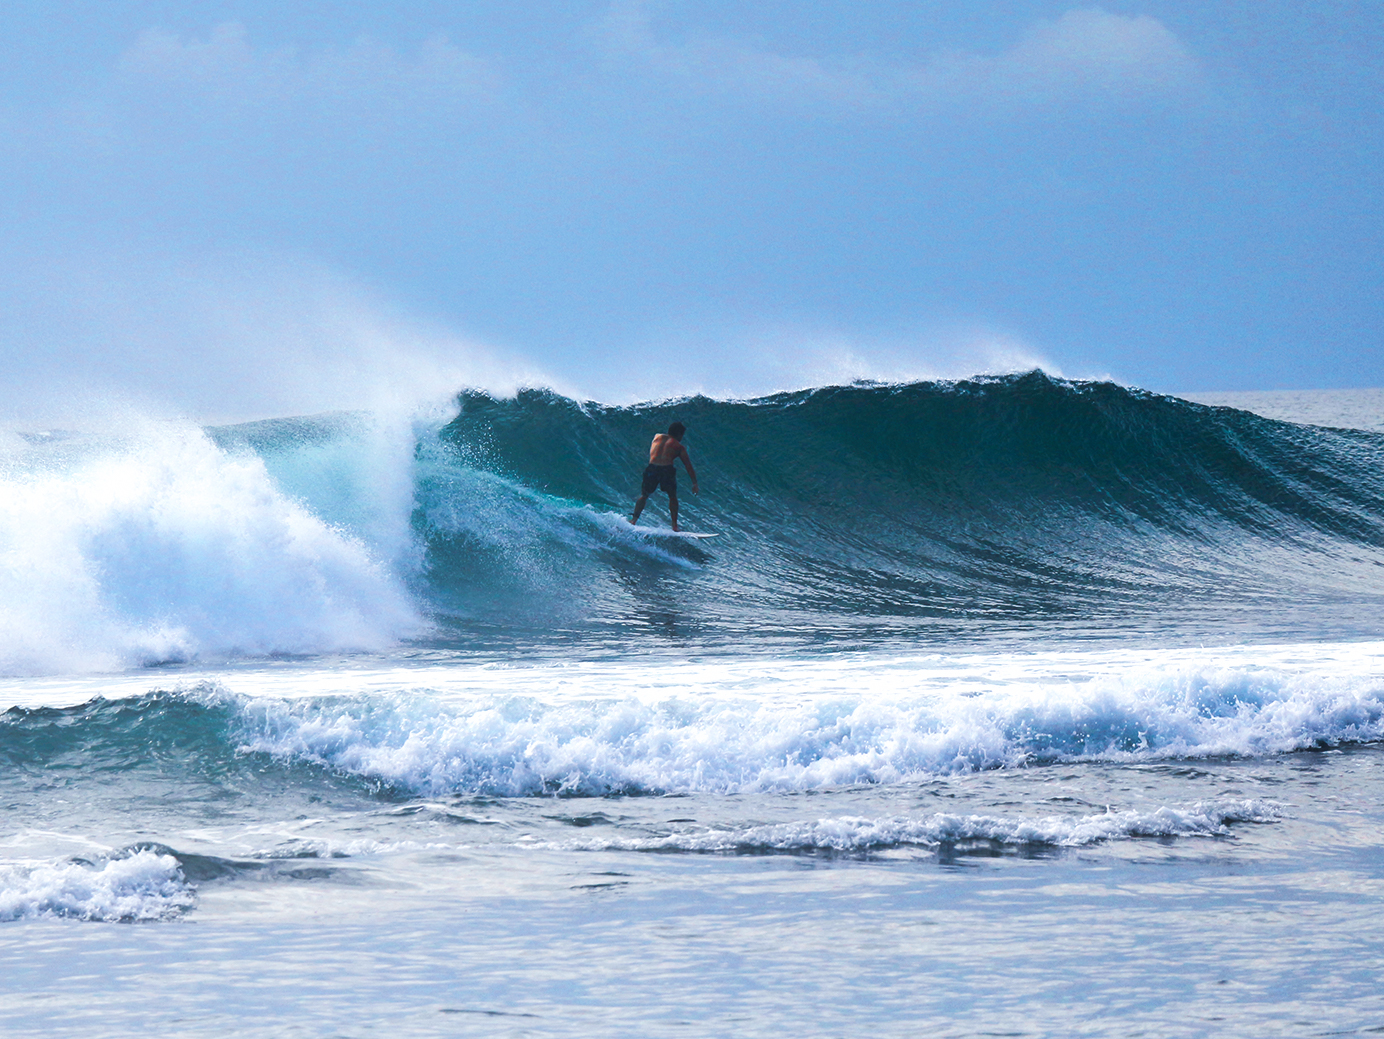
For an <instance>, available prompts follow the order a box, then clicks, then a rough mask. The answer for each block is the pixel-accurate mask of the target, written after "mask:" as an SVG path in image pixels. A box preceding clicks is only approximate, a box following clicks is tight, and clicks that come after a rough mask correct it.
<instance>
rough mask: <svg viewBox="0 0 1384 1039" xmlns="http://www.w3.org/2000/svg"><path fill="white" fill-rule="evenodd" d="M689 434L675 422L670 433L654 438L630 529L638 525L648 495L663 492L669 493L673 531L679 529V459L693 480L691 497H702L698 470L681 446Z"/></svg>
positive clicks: (669, 429)
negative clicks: (677, 464)
mask: <svg viewBox="0 0 1384 1039" xmlns="http://www.w3.org/2000/svg"><path fill="white" fill-rule="evenodd" d="M686 432H687V427H686V426H684V425H683V424H682V423H681V422H674V423H673V424H672V425H671V426H669V427H668V432H666V433H655V434H654V442H653V443H652V444H650V445H649V465H648V468H646V469H645V470H644V482H643V484H642V485H641V486H640V494H639V500H638V501H636V502H635V503H634V518H633V519H631V520H630V523H631V525H633V524H635V523H638V522H639V514H640V513H641V512H643V511H644V506H645V504H646V503H647V502H648V500H649V495H651V494H653V493H654V491H656V490H658V489H660V488H662V489H663V490H664V491H667V492H668V515H669V517H671V519H672V521H673V529H674V530H677V529H678V473H677V470H676V469H674V468H673V463H674V462H676V461H677V460H678V459H679V458H681V459H682V464H683V465H685V466H686V467H687V475H688V476H690V477H692V493H693V494H698V493H700V492H699V491H698V490H697V470H695V469H693V468H692V456H691V455H689V454H688V453H687V448H685V447H683V446H682V437H683V434H684V433H686Z"/></svg>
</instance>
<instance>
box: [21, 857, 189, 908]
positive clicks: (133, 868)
mask: <svg viewBox="0 0 1384 1039" xmlns="http://www.w3.org/2000/svg"><path fill="white" fill-rule="evenodd" d="M194 901H195V896H194V894H193V891H192V888H191V887H190V886H189V885H188V883H187V881H186V880H185V879H184V877H183V874H182V870H181V869H180V868H179V867H178V860H177V859H175V858H174V857H173V856H171V855H163V854H159V853H156V852H153V851H148V850H145V851H138V852H135V853H133V854H131V855H126V856H122V857H117V858H111V859H104V860H98V861H96V862H83V861H73V860H64V861H61V862H12V863H6V864H3V865H0V921H6V920H23V919H31V918H34V917H71V918H75V919H79V920H102V921H134V920H167V919H170V918H172V917H174V916H177V915H179V914H180V913H183V912H186V911H187V910H188V909H190V908H192V905H193V903H194Z"/></svg>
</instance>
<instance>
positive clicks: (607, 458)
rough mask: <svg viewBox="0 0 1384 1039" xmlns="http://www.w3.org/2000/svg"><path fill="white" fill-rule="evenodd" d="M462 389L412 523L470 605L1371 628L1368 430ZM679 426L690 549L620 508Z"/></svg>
mask: <svg viewBox="0 0 1384 1039" xmlns="http://www.w3.org/2000/svg"><path fill="white" fill-rule="evenodd" d="M459 404H460V411H459V414H458V415H457V417H456V418H455V419H454V420H453V421H452V422H451V423H450V424H448V425H447V426H446V427H445V428H444V429H442V431H441V433H440V434H439V436H438V443H437V444H435V445H425V447H424V449H423V450H422V454H421V455H420V457H421V458H422V459H423V463H422V464H421V466H420V473H419V483H418V489H417V498H416V502H417V508H416V511H415V517H414V521H415V530H416V531H417V532H418V533H419V536H420V537H421V538H422V539H423V541H424V542H425V543H426V545H427V547H428V560H429V567H430V571H429V572H430V574H431V577H432V590H433V593H434V594H435V595H436V597H437V600H438V602H439V603H441V604H443V607H444V608H445V609H450V610H454V611H455V612H457V613H458V614H460V615H463V616H466V617H469V618H471V619H473V620H479V621H493V622H495V623H498V624H502V625H503V624H509V623H527V624H540V625H541V624H544V623H549V624H551V625H552V626H554V627H555V628H560V629H565V628H568V627H572V626H581V625H583V624H586V625H591V624H595V625H597V626H600V625H606V626H609V627H612V628H616V629H628V630H667V631H670V632H677V633H680V634H684V635H689V636H696V635H698V634H703V633H706V632H708V631H730V632H733V633H735V634H743V635H756V636H764V635H769V636H774V635H779V636H784V637H795V636H797V635H802V634H817V635H827V636H840V635H850V634H858V635H863V636H866V637H873V636H875V635H886V636H898V635H903V636H908V635H910V634H917V633H920V632H938V633H942V632H946V631H952V630H963V629H964V630H973V629H975V628H976V624H977V622H979V623H980V624H982V625H992V626H993V625H999V626H1000V627H1001V628H1003V627H1004V626H1005V625H1007V624H1010V623H1014V624H1020V625H1022V624H1025V623H1028V622H1031V621H1035V620H1037V621H1041V622H1043V623H1054V624H1058V625H1068V626H1076V627H1078V628H1079V627H1081V626H1083V625H1084V626H1086V627H1088V628H1092V629H1096V630H1099V629H1103V628H1108V627H1109V626H1110V625H1111V624H1115V625H1116V626H1118V625H1120V624H1123V623H1126V622H1128V623H1129V624H1131V625H1133V626H1135V627H1139V626H1147V624H1148V623H1150V618H1153V617H1155V616H1157V617H1164V618H1173V619H1174V620H1175V621H1176V622H1177V623H1179V624H1181V623H1187V624H1189V625H1191V626H1192V627H1196V626H1197V625H1198V624H1210V625H1212V626H1216V625H1224V624H1227V623H1229V624H1232V625H1238V626H1240V627H1244V628H1246V629H1247V630H1248V629H1249V628H1254V627H1256V626H1258V627H1260V628H1262V627H1263V626H1265V625H1269V626H1272V624H1273V623H1275V622H1276V619H1280V618H1281V619H1282V621H1283V623H1284V624H1299V623H1300V622H1301V620H1302V616H1303V612H1304V611H1309V612H1311V611H1315V612H1316V614H1318V616H1316V618H1315V619H1314V620H1312V622H1311V623H1313V624H1320V623H1327V624H1330V623H1334V622H1340V623H1342V624H1346V625H1349V624H1354V623H1357V621H1359V622H1361V623H1365V624H1366V626H1368V625H1369V624H1370V623H1373V622H1372V621H1367V620H1366V621H1360V619H1361V618H1364V617H1366V616H1367V615H1368V616H1373V615H1374V612H1375V611H1376V609H1377V604H1378V597H1379V596H1378V591H1379V582H1378V574H1379V572H1380V570H1379V567H1380V566H1381V565H1384V478H1381V475H1380V474H1381V465H1380V463H1381V462H1384V437H1380V436H1379V435H1377V434H1371V433H1365V432H1360V431H1348V430H1332V429H1323V428H1315V427H1304V426H1296V425H1291V424H1288V423H1282V422H1276V421H1272V420H1269V419H1264V418H1260V417H1258V416H1255V415H1251V414H1249V413H1245V412H1239V411H1234V410H1231V409H1226V408H1211V407H1205V406H1201V405H1196V404H1191V403H1189V402H1186V401H1182V400H1178V399H1176V398H1170V397H1162V396H1158V395H1154V394H1150V393H1145V392H1141V391H1137V390H1131V389H1127V388H1124V387H1120V386H1117V385H1114V384H1111V383H1074V382H1066V381H1061V380H1056V379H1052V378H1050V377H1048V376H1046V375H1044V374H1043V373H1041V372H1032V373H1029V374H1026V375H1020V376H1007V377H996V378H983V379H974V380H969V381H963V382H955V383H917V384H911V385H902V386H892V385H890V386H882V385H856V386H845V387H830V388H824V389H816V390H807V391H801V392H796V393H785V394H778V395H775V396H771V397H766V398H761V399H757V400H750V401H741V402H727V401H714V400H708V399H706V398H701V397H696V398H691V399H688V400H683V401H676V402H668V403H661V404H656V405H645V406H637V407H629V408H615V407H605V406H599V405H593V404H580V403H578V402H576V401H572V400H568V399H566V398H562V397H560V396H557V395H554V394H552V393H548V392H540V391H527V392H523V393H520V394H519V395H518V396H517V397H516V398H514V399H509V400H496V399H493V398H490V397H488V396H485V395H483V394H476V393H467V394H463V395H462V396H461V397H460V399H459ZM673 419H679V420H681V421H683V422H684V423H686V425H687V427H688V434H687V437H686V444H687V446H688V448H689V450H690V452H691V454H692V456H693V459H694V461H695V464H696V466H697V469H698V473H699V475H700V477H701V483H702V494H701V495H700V496H697V497H694V496H692V495H691V494H690V493H688V489H687V486H686V485H688V484H689V481H687V480H686V478H685V477H684V478H683V481H682V482H683V484H684V490H683V492H682V501H683V510H684V511H683V524H684V526H686V527H688V528H690V529H698V530H706V531H715V532H717V533H720V534H721V535H723V536H722V537H720V538H718V539H716V540H715V541H714V542H705V543H703V544H702V545H701V546H691V545H682V544H676V543H668V542H665V543H663V544H662V545H660V546H658V547H651V545H650V543H648V542H645V541H641V540H639V539H632V538H629V537H628V536H622V535H621V531H620V530H619V528H618V526H617V525H616V523H615V522H614V519H615V516H616V515H617V514H627V512H628V510H629V508H630V505H631V502H632V500H633V498H634V496H635V494H636V493H637V481H638V476H639V472H640V470H641V469H642V463H643V460H644V458H645V453H646V451H647V447H648V442H649V439H650V438H651V436H652V434H653V433H655V432H658V431H661V430H662V429H665V428H666V427H667V425H668V423H669V422H671V421H672V420H673ZM662 501H663V499H662V496H661V495H656V496H655V498H654V499H653V505H651V509H652V510H655V511H654V512H653V513H652V515H651V517H650V518H651V520H652V521H653V522H656V523H663V522H666V518H665V516H664V514H663V513H661V512H658V511H657V510H658V509H659V508H660V507H661V505H662ZM644 522H649V521H648V520H646V521H644ZM1290 614H1291V615H1292V617H1293V618H1294V619H1292V620H1291V621H1290V620H1289V615H1290ZM1196 618H1201V620H1197V619H1196ZM1332 618H1334V621H1333V620H1332ZM1348 618H1354V619H1348Z"/></svg>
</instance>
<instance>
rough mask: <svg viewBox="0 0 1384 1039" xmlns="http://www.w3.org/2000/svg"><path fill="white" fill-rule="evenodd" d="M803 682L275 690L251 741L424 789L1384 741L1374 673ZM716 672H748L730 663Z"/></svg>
mask: <svg viewBox="0 0 1384 1039" xmlns="http://www.w3.org/2000/svg"><path fill="white" fill-rule="evenodd" d="M1357 666H1359V665H1358V664H1357ZM609 677H610V676H607V678H609ZM957 677H959V676H957ZM793 678H794V676H792V675H788V676H784V680H783V681H778V680H777V679H776V680H775V684H776V686H777V688H775V689H774V690H773V691H774V693H775V697H774V698H772V699H766V698H764V697H760V698H754V697H731V696H727V695H725V694H721V695H709V696H705V697H702V696H696V695H685V696H668V697H666V698H661V699H658V700H656V701H652V702H646V701H643V700H638V699H634V698H614V697H589V698H588V697H583V698H580V699H575V698H574V699H570V700H559V701H556V702H555V701H554V700H552V699H550V698H548V697H544V696H539V695H528V696H525V695H517V694H516V695H503V694H499V695H497V694H486V695H478V696H474V697H470V698H468V699H467V700H465V701H464V702H446V703H441V702H439V701H438V700H437V699H435V698H433V697H429V696H426V695H421V694H418V695H406V694H395V695H388V696H375V697H371V698H363V699H352V698H340V699H335V700H318V701H312V702H308V701H293V702H285V701H271V700H256V701H247V702H245V703H244V704H243V705H242V709H241V712H242V713H241V722H240V725H239V728H238V737H239V739H240V740H241V741H242V742H241V744H240V746H241V747H242V749H244V750H247V751H254V752H258V753H264V754H269V755H272V756H276V757H280V758H285V759H290V760H294V761H308V762H312V763H315V764H317V765H320V766H322V767H326V768H329V769H332V770H337V771H341V772H345V773H349V774H352V775H356V776H362V777H367V778H368V779H370V780H373V781H375V782H378V783H381V784H383V785H385V786H389V787H392V788H395V789H397V790H399V791H401V792H404V793H406V794H408V795H410V796H424V797H431V796H448V795H455V794H486V795H499V796H508V797H513V796H608V795H612V794H627V795H628V794H633V795H638V794H666V793H693V792H700V793H712V794H734V793H751V792H771V791H795V790H811V789H827V788H831V787H840V786H849V785H853V784H888V783H900V782H910V781H916V780H918V779H921V778H926V777H931V776H936V775H941V774H953V773H962V772H970V771H977V770H985V769H994V768H1013V767H1019V766H1024V765H1033V764H1041V763H1047V762H1059V761H1069V762H1070V761H1110V762H1145V761H1160V760H1171V759H1195V758H1210V757H1247V758H1253V757H1262V756H1266V755H1271V754H1277V753H1284V752H1289V751H1295V750H1304V749H1312V748H1319V747H1325V746H1336V745H1341V744H1351V743H1366V742H1372V741H1377V740H1381V739H1384V681H1381V680H1380V679H1378V678H1376V677H1373V676H1371V675H1370V674H1357V675H1349V674H1337V675H1333V674H1329V673H1312V674H1295V673H1292V672H1284V671H1279V670H1275V669H1272V668H1265V667H1257V666H1203V667H1170V668H1156V667H1155V668H1141V669H1136V670H1132V671H1130V672H1128V673H1125V674H1121V675H1108V676H1103V677H1097V678H1090V679H1088V680H1086V681H1083V682H1076V681H1070V682H1068V681H1064V682H1061V683H1056V684H1055V683H1053V682H1051V681H1033V682H1030V683H1007V684H1006V683H1000V684H996V685H994V686H992V687H991V688H989V689H987V690H985V691H983V692H980V693H979V694H978V695H965V694H962V693H955V692H951V693H947V692H943V693H937V692H929V693H919V692H910V691H908V688H907V687H908V685H909V684H910V681H911V679H910V676H909V672H907V671H906V670H903V671H901V670H898V669H894V670H891V669H889V668H888V667H882V668H879V669H877V670H870V669H869V668H864V669H862V670H861V671H860V672H859V673H853V672H843V674H842V676H841V681H842V682H843V683H847V684H849V683H852V682H855V683H859V685H858V686H857V687H858V688H859V687H864V688H870V687H871V686H875V687H876V688H875V691H873V692H872V693H870V694H869V695H862V694H859V693H856V694H853V695H852V694H841V693H831V694H821V693H817V694H813V693H812V689H811V684H812V682H813V681H814V680H820V679H814V677H813V676H811V675H802V674H799V675H797V676H796V679H797V681H798V682H800V683H802V685H803V687H804V688H803V690H802V691H803V693H804V696H803V698H802V699H801V700H798V701H796V702H795V701H792V700H785V699H784V696H785V694H787V693H789V692H791V688H786V686H789V683H790V682H791V681H792V679H793ZM541 680H543V679H542V678H541V676H539V677H535V678H534V679H533V681H535V682H537V681H541ZM705 681H707V682H711V683H713V685H714V684H716V683H721V682H741V683H743V682H744V681H745V676H743V675H740V676H738V677H737V675H736V674H734V673H730V674H724V675H722V674H721V673H720V672H716V673H715V674H713V675H711V676H710V677H708V678H706V679H705ZM750 681H751V682H752V683H753V684H761V683H762V682H763V681H764V678H763V676H757V677H752V678H751V679H750ZM884 683H890V684H891V685H892V687H891V686H890V685H884ZM516 684H519V685H522V683H520V682H519V681H518V680H517V679H516ZM900 686H902V687H903V688H902V689H900V688H899V687H900ZM761 691H762V692H768V691H769V687H768V686H763V685H761Z"/></svg>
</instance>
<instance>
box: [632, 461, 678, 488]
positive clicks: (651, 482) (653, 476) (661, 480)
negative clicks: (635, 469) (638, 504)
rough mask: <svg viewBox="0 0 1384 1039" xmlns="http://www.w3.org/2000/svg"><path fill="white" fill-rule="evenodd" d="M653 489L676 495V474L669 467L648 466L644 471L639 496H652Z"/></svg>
mask: <svg viewBox="0 0 1384 1039" xmlns="http://www.w3.org/2000/svg"><path fill="white" fill-rule="evenodd" d="M655 488H657V489H660V490H664V491H667V492H668V493H669V494H677V493H678V473H677V470H676V469H674V468H673V467H672V466H671V465H650V466H649V467H648V468H647V469H645V470H644V484H643V487H642V489H641V490H640V492H639V493H640V494H653V492H654V490H655Z"/></svg>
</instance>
